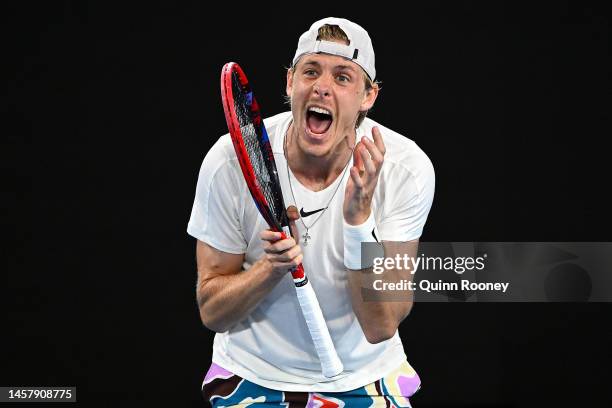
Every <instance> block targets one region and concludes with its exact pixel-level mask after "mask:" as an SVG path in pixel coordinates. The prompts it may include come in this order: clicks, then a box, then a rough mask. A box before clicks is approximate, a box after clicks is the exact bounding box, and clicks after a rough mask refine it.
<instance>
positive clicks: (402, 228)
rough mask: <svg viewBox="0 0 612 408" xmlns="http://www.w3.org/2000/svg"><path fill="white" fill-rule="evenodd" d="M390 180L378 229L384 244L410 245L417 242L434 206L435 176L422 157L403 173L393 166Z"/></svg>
mask: <svg viewBox="0 0 612 408" xmlns="http://www.w3.org/2000/svg"><path fill="white" fill-rule="evenodd" d="M391 171H392V172H393V176H392V177H390V180H392V182H391V183H389V184H388V185H387V186H386V187H387V188H386V190H387V192H388V197H387V198H388V199H385V200H384V203H383V206H382V208H383V210H382V212H381V217H380V219H379V220H377V221H378V222H377V228H378V231H379V233H380V236H381V239H383V240H386V241H412V240H415V239H418V238H420V236H421V234H422V233H423V227H424V226H425V222H426V221H427V216H428V214H429V210H430V209H431V205H432V203H433V197H434V190H435V173H434V169H433V165H432V164H431V161H430V160H429V158H428V157H427V156H424V157H423V158H422V159H421V160H420V161H419V165H418V166H414V167H413V168H411V169H406V168H403V167H401V166H394V169H393V170H391Z"/></svg>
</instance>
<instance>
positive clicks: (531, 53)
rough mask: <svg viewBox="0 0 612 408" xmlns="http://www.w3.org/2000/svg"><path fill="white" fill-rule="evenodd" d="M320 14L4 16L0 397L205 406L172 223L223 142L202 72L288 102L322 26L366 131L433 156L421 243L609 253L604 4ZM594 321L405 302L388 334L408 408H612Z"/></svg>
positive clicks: (189, 258)
mask: <svg viewBox="0 0 612 408" xmlns="http://www.w3.org/2000/svg"><path fill="white" fill-rule="evenodd" d="M328 3H329V2H323V3H317V2H306V3H296V2H291V3H284V4H283V3H278V4H263V3H252V4H251V6H250V7H245V6H241V5H239V4H237V3H229V2H225V3H223V4H217V5H216V8H213V7H211V4H204V2H189V3H179V2H168V3H163V4H161V3H142V4H140V5H136V4H134V3H130V4H129V5H128V3H127V2H125V3H118V4H112V5H111V4H110V3H108V2H99V3H97V4H94V3H85V2H74V3H56V4H49V3H40V4H37V3H19V9H17V6H9V8H8V9H7V11H6V12H4V13H3V15H2V20H3V28H4V29H5V31H6V32H5V35H4V38H5V41H6V42H7V45H6V46H5V51H7V54H6V58H5V61H6V65H7V66H8V67H9V77H8V79H9V82H8V90H9V93H8V95H9V98H8V99H9V100H8V104H7V113H8V114H9V115H8V116H9V118H10V120H9V121H7V122H6V123H7V128H6V131H5V132H3V144H4V147H3V148H2V152H1V153H0V155H1V158H2V163H1V165H2V173H3V175H4V176H8V177H6V181H5V182H3V189H2V190H3V191H2V206H3V211H2V215H1V216H2V224H3V231H4V232H3V236H4V238H5V239H6V240H7V241H8V244H6V245H3V247H2V275H1V276H2V291H3V292H4V293H3V294H2V300H3V308H2V311H3V314H2V325H3V327H2V329H1V330H2V343H3V348H2V352H1V353H0V386H1V385H3V386H9V385H76V386H77V387H78V392H77V395H78V399H79V402H80V403H79V405H82V406H112V407H118V406H130V407H131V406H144V405H145V404H146V405H149V404H150V405H158V404H165V405H168V406H194V407H195V406H202V405H203V400H202V398H201V396H200V394H199V388H200V384H201V381H202V378H203V375H204V373H205V371H206V369H207V367H208V365H209V363H210V355H211V339H212V333H211V332H209V331H208V330H207V329H205V328H204V327H203V326H202V325H201V323H200V321H199V316H198V311H197V307H196V304H195V279H196V272H195V259H194V248H195V240H194V239H193V238H191V237H189V236H188V235H187V234H186V232H185V230H186V225H187V221H188V219H189V215H190V211H191V205H192V202H193V196H194V192H195V183H196V180H197V175H198V171H199V167H200V164H201V161H202V159H203V157H204V154H205V153H206V151H207V150H208V149H209V148H210V146H211V145H212V143H213V142H214V141H215V140H216V139H217V138H218V137H219V136H220V135H221V134H223V133H225V132H226V128H225V121H224V117H223V112H222V108H221V105H220V95H219V94H220V92H219V75H220V69H221V67H222V65H223V64H224V63H225V62H227V61H230V60H234V61H238V62H239V63H240V64H241V65H242V66H243V67H244V68H245V70H246V71H247V74H248V75H249V78H250V80H251V82H252V84H253V86H254V88H255V92H256V94H257V96H258V99H259V102H260V103H261V104H262V106H263V110H264V114H265V115H267V116H270V115H272V114H275V113H277V112H279V111H281V110H285V109H286V107H285V106H284V105H283V94H284V81H285V67H286V66H287V65H288V64H289V62H290V60H291V58H292V56H293V53H294V51H295V46H296V44H297V38H298V37H299V35H300V34H301V33H302V32H303V31H305V30H306V29H307V28H308V27H309V25H310V24H311V23H312V22H313V21H315V20H316V19H318V18H322V17H326V16H339V17H347V18H350V19H353V20H354V21H356V22H358V23H360V24H361V25H363V26H364V27H366V29H367V30H368V31H369V32H370V35H371V36H372V38H373V42H374V47H375V50H376V61H377V74H378V77H379V79H380V80H382V82H383V85H382V88H383V89H382V91H381V93H380V95H379V99H378V101H377V103H376V106H375V108H374V110H373V111H372V112H371V116H372V117H373V118H374V119H375V120H377V121H379V122H381V123H383V124H384V125H385V126H387V127H390V128H392V129H394V130H396V131H398V132H400V133H402V134H404V135H406V136H407V137H409V138H411V139H413V140H415V141H416V142H417V144H419V146H420V147H421V148H422V149H423V150H424V151H425V152H426V153H427V154H428V155H429V157H430V158H431V159H432V161H433V163H434V167H435V170H436V179H437V180H436V196H435V199H434V204H433V207H432V210H431V213H430V215H429V219H428V222H427V225H426V228H425V232H424V234H423V236H422V237H421V240H423V241H524V242H529V241H609V237H610V217H609V209H610V199H609V198H608V196H609V194H608V190H609V189H610V182H609V180H608V179H609V175H610V163H609V159H608V156H609V155H608V154H607V150H606V149H605V148H604V145H605V144H607V143H606V142H607V139H608V138H609V134H610V132H609V129H608V118H609V112H610V106H609V103H608V102H609V92H610V83H609V70H610V55H609V54H610V50H609V34H608V10H607V9H604V7H603V6H602V5H601V4H586V3H584V2H555V3H551V4H544V3H538V4H532V3H524V4H522V5H517V4H515V3H514V2H506V3H502V2H419V4H414V2H409V3H408V4H405V5H402V7H401V8H400V7H399V5H398V4H394V5H392V4H384V3H382V2H373V3H372V2H371V4H369V5H367V6H366V5H357V3H349V2H345V3H342V4H336V3H333V4H331V3H329V4H328ZM272 13H273V14H274V17H272ZM13 53H15V57H12V54H13ZM15 120H16V123H17V126H16V127H14V128H13V127H11V126H9V124H10V123H14V122H15ZM611 312H612V307H611V305H610V304H596V303H578V304H572V303H538V304H492V303H488V304H487V303H480V304H475V303H443V304H442V303H440V304H417V305H416V306H415V307H414V309H413V312H412V314H411V315H410V316H409V317H408V318H407V320H406V321H404V322H403V323H402V325H401V328H400V333H401V336H402V339H403V341H404V345H405V349H406V353H407V354H408V359H409V361H410V362H411V364H412V365H413V366H414V367H415V369H416V370H417V372H418V373H419V374H420V376H421V379H422V381H423V388H422V389H421V391H419V393H418V394H417V395H416V396H415V397H414V398H413V399H412V401H413V403H414V405H415V406H417V407H459V406H466V407H467V406H469V407H541V406H547V407H548V406H551V407H552V406H580V407H604V406H612V396H611V393H610V388H609V385H610V379H611V376H610V367H611V364H612V361H611V358H610V354H611V352H610V344H612V335H611V334H610V331H609V328H610V322H611V320H612V319H611ZM20 406H24V405H20ZM54 406H55V405H54ZM57 406H58V407H59V406H61V405H60V404H58V405H57ZM72 406H74V405H72Z"/></svg>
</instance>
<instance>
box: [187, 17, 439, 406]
mask: <svg viewBox="0 0 612 408" xmlns="http://www.w3.org/2000/svg"><path fill="white" fill-rule="evenodd" d="M375 77H376V71H375V66H374V50H373V47H372V42H371V40H370V37H369V35H368V33H367V32H366V31H365V30H364V29H363V28H362V27H360V26H359V25H357V24H355V23H352V22H350V21H348V20H345V19H337V18H326V19H323V20H320V21H317V22H315V23H314V24H313V25H312V26H311V28H310V29H309V30H308V31H307V32H305V33H304V34H303V35H302V36H301V37H300V39H299V42H298V49H297V51H296V53H295V56H294V59H293V63H292V66H291V68H290V69H289V70H288V72H287V88H286V91H287V96H288V98H289V101H290V103H291V112H285V113H281V114H279V115H277V116H274V117H272V118H269V119H267V120H266V128H267V130H268V134H269V137H270V141H271V145H272V150H273V152H274V154H275V159H276V162H277V167H278V170H279V178H280V181H281V184H282V189H283V192H284V195H285V197H284V198H285V202H286V203H288V204H290V205H289V208H288V215H289V218H290V219H291V220H292V223H291V224H292V225H291V228H292V229H293V231H294V236H295V237H296V239H293V238H287V239H280V234H279V233H276V232H272V231H269V230H268V229H267V224H266V223H265V221H264V220H263V218H262V217H261V216H260V215H259V213H258V212H257V209H256V207H255V205H254V203H253V201H252V199H251V197H250V194H249V192H248V189H247V187H246V184H245V182H244V180H243V178H242V173H241V171H240V167H239V164H238V161H237V159H236V157H235V153H234V151H233V147H232V143H231V140H230V138H229V136H228V135H225V136H223V137H221V138H220V139H219V140H218V141H217V143H216V144H215V145H214V146H213V148H212V149H211V150H210V151H209V152H208V153H207V155H206V158H205V159H204V163H203V165H202V168H201V171H200V176H199V179H198V186H197V191H196V197H195V202H194V206H193V211H192V214H191V219H190V222H189V226H188V232H189V234H190V235H192V236H194V237H195V238H197V239H198V241H197V249H196V252H197V263H198V283H197V300H198V306H199V308H200V315H201V318H202V321H203V323H204V324H205V325H206V326H207V327H208V328H209V329H211V330H214V331H215V332H217V334H216V336H215V340H214V345H213V364H212V366H211V368H210V370H209V372H208V374H207V375H206V378H205V381H204V386H203V392H204V395H205V397H206V398H207V399H209V400H210V402H211V403H212V404H213V406H247V405H248V406H250V404H253V405H257V403H264V402H265V405H266V406H290V407H300V406H301V407H304V406H313V407H314V406H351V407H352V406H361V405H363V406H373V405H376V406H378V405H377V404H378V403H381V404H382V406H385V405H386V406H398V407H400V406H401V407H404V406H410V405H409V401H408V397H409V396H410V395H412V394H413V393H414V392H416V390H417V389H418V387H419V385H420V381H419V379H418V376H417V375H416V373H415V372H414V370H413V369H412V367H410V365H409V364H408V363H407V361H406V355H405V354H404V350H403V346H402V343H401V340H400V338H399V336H398V333H397V328H398V325H399V323H400V322H401V321H402V320H403V319H404V318H405V317H406V316H407V314H408V313H409V311H410V308H411V306H412V294H411V293H407V294H406V296H405V299H403V301H387V302H385V301H384V296H383V297H382V300H380V299H379V301H368V300H371V299H364V297H363V296H362V287H365V288H367V287H371V286H368V284H367V277H368V274H369V273H370V272H371V271H372V269H371V267H369V266H371V265H365V266H364V265H361V257H360V251H361V242H376V241H378V240H380V241H382V245H383V247H384V250H385V256H387V257H393V256H395V254H401V255H402V256H403V255H404V254H407V255H408V256H415V255H416V252H417V248H418V239H419V237H420V235H421V233H422V230H423V226H424V224H425V221H426V218H427V215H428V213H429V209H430V207H431V203H432V200H433V193H434V171H433V166H432V165H431V162H430V161H429V159H428V158H427V156H426V155H425V153H423V152H422V151H421V150H420V149H419V147H418V146H417V145H416V144H415V143H414V142H412V141H411V140H409V139H407V138H405V137H403V136H401V135H399V134H397V133H395V132H393V131H392V130H389V129H387V128H385V127H383V126H381V125H378V124H377V123H376V122H374V121H373V120H370V119H368V118H365V116H366V114H367V111H368V110H369V109H370V108H372V106H373V105H374V102H375V100H376V98H377V96H378V92H379V88H378V85H377V84H376V82H374V80H375ZM298 209H299V212H298ZM300 263H303V265H304V269H305V270H306V273H307V275H308V277H309V280H310V282H311V283H312V285H313V288H314V290H315V292H316V293H317V297H318V299H319V303H320V305H321V309H322V311H323V315H324V317H325V320H326V323H327V326H328V328H329V331H330V334H331V336H332V340H333V342H334V345H335V347H336V350H337V352H338V355H339V357H340V359H341V360H342V363H343V364H344V371H343V372H342V373H341V374H340V375H338V376H336V377H334V378H331V379H329V378H325V377H324V376H323V375H322V373H321V368H320V362H319V360H318V358H317V354H316V352H315V349H314V346H313V343H312V340H311V338H310V336H309V333H308V329H307V327H306V324H305V321H304V319H303V317H302V316H301V312H300V308H299V304H298V302H297V298H296V294H295V289H294V287H293V281H292V279H291V275H290V274H289V273H288V272H289V271H290V270H291V269H292V267H295V266H297V265H299V264H300ZM385 277H386V279H388V280H394V281H399V280H401V279H406V280H410V279H411V274H410V271H409V270H399V269H398V270H391V271H388V272H386V276H385ZM326 404H328V405H326ZM334 404H335V405H334ZM387 404H390V405H387Z"/></svg>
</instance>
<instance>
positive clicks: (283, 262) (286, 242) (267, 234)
mask: <svg viewBox="0 0 612 408" xmlns="http://www.w3.org/2000/svg"><path fill="white" fill-rule="evenodd" d="M287 216H288V218H289V228H290V229H291V232H292V233H293V235H294V236H295V237H297V236H298V232H297V227H296V225H295V221H296V220H297V219H298V218H300V215H299V212H298V210H297V208H295V207H294V206H290V207H289V208H287ZM259 236H260V238H261V239H262V240H263V241H264V242H263V244H262V245H263V250H264V259H265V260H266V261H268V262H269V263H270V264H271V265H272V269H273V271H274V273H275V274H277V275H284V274H286V273H287V272H291V271H292V270H293V269H295V268H296V267H297V266H298V265H299V264H301V263H302V259H303V257H304V256H303V255H302V248H301V247H300V246H299V245H298V242H296V240H295V239H294V238H292V237H287V238H285V239H281V233H280V232H274V231H270V230H265V231H262V232H261V234H260V235H259Z"/></svg>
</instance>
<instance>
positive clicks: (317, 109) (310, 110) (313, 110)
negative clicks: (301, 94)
mask: <svg viewBox="0 0 612 408" xmlns="http://www.w3.org/2000/svg"><path fill="white" fill-rule="evenodd" d="M308 112H317V113H322V114H324V115H329V116H331V112H330V111H328V110H327V109H323V108H319V107H317V106H311V107H310V108H308Z"/></svg>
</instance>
